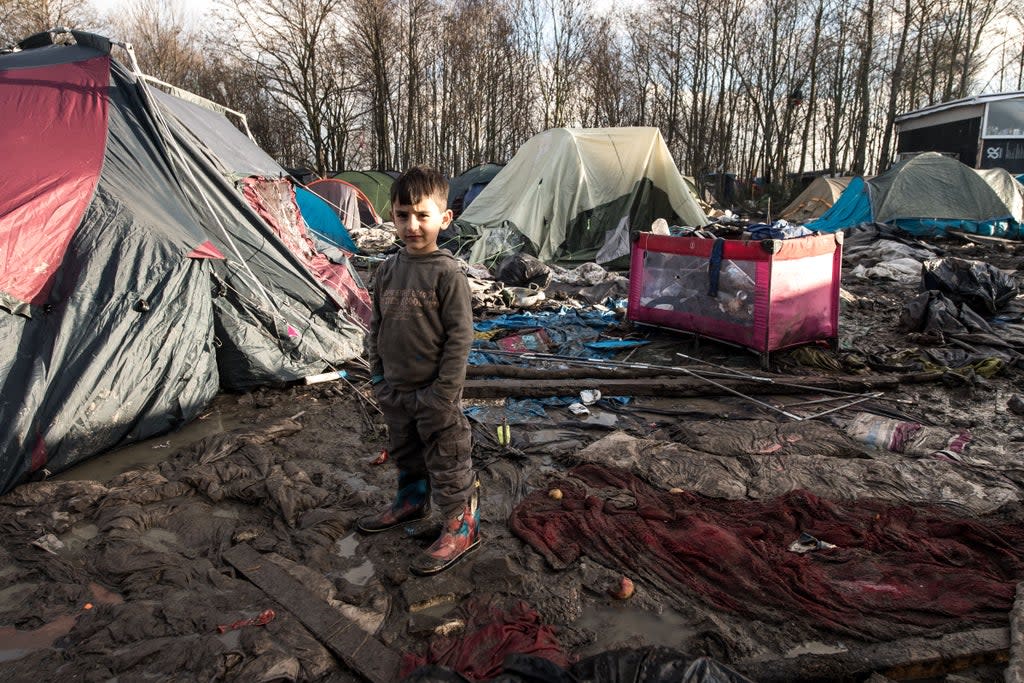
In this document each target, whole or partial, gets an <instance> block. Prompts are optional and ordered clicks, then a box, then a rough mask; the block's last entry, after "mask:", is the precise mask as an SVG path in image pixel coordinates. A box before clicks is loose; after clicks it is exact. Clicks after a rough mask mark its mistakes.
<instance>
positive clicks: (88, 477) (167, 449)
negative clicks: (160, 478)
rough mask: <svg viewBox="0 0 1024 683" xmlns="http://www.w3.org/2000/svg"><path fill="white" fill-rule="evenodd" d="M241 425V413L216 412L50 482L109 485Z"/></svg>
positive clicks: (70, 470) (86, 463) (98, 457)
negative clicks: (128, 473) (113, 479)
mask: <svg viewBox="0 0 1024 683" xmlns="http://www.w3.org/2000/svg"><path fill="white" fill-rule="evenodd" d="M241 424H242V418H241V414H240V413H239V414H235V413H232V414H226V413H224V412H222V411H221V410H217V409H215V410H212V411H210V412H209V413H207V414H205V415H204V416H203V417H201V418H198V419H195V420H192V422H189V423H188V424H187V425H185V426H184V427H182V428H181V429H179V430H177V431H174V432H171V433H169V434H162V435H160V436H154V437H153V438H151V439H146V440H145V441H139V442H138V443H133V444H130V445H128V446H124V447H123V448H118V449H115V450H112V451H108V452H106V453H102V454H100V455H96V456H93V457H92V458H89V459H88V460H85V461H83V462H80V463H77V464H75V465H73V466H72V467H69V468H68V469H66V470H64V471H63V472H60V473H59V474H55V475H54V476H53V477H51V479H56V480H59V481H61V480H62V481H99V482H107V481H110V480H111V479H112V478H114V477H115V476H117V475H118V474H121V473H123V472H127V471H128V470H132V469H137V468H139V467H142V466H145V465H153V464H156V463H160V462H163V461H164V460H167V459H168V458H169V457H170V456H171V455H173V454H174V453H175V452H176V451H177V450H178V449H181V448H185V447H186V446H191V445H192V444H194V443H195V442H196V441H199V440H200V439H205V438H206V437H208V436H211V435H213V434H221V433H222V432H226V431H229V430H232V429H234V428H236V427H238V426H240V425H241Z"/></svg>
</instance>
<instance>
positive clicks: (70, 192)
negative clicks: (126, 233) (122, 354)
mask: <svg viewBox="0 0 1024 683" xmlns="http://www.w3.org/2000/svg"><path fill="white" fill-rule="evenodd" d="M27 86H31V87H27ZM109 88H110V57H108V56H102V57H94V58H92V59H87V60H83V61H81V62H76V63H71V64H55V65H46V66H38V67H35V68H25V69H19V70H12V71H0V92H2V93H3V94H4V96H3V97H2V98H0V114H2V116H0V118H2V119H3V120H4V121H5V122H6V123H5V124H4V125H3V126H0V149H2V150H3V155H4V163H5V164H6V171H5V172H4V174H3V175H4V191H3V192H2V193H0V297H2V299H0V305H5V307H7V308H20V307H19V306H18V304H32V305H37V306H38V305H42V304H43V303H45V302H46V298H47V296H48V295H49V293H50V288H51V287H52V286H53V278H54V274H55V273H56V272H57V269H58V268H59V267H60V264H61V261H62V259H63V257H64V250H65V249H67V246H68V244H69V243H70V242H71V238H72V236H73V235H74V234H75V230H76V229H77V228H78V225H79V224H80V223H81V221H82V216H83V215H84V214H85V210H86V208H87V207H88V206H89V203H90V202H91V201H92V196H93V192H94V191H95V189H96V185H97V183H98V182H99V178H100V170H101V169H102V168H103V153H104V149H105V148H106V139H107V135H106V134H107V107H108V97H107V91H108V90H109ZM15 121H32V122H34V123H37V124H39V125H44V126H45V129H44V130H42V131H40V130H38V128H37V127H33V128H32V129H31V130H32V134H31V135H26V134H25V133H26V129H25V127H24V126H20V125H15V124H14V122H15ZM41 140H45V144H40V141H41ZM24 310H27V308H26V309H24ZM18 312H24V311H23V310H19V311H18Z"/></svg>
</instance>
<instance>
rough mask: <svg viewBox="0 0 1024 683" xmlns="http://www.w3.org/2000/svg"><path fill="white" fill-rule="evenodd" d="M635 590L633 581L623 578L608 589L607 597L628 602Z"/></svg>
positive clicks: (626, 577)
mask: <svg viewBox="0 0 1024 683" xmlns="http://www.w3.org/2000/svg"><path fill="white" fill-rule="evenodd" d="M635 590H636V587H635V586H634V585H633V580H632V579H630V578H629V577H628V576H623V577H621V578H620V579H619V582H618V584H617V585H615V586H613V587H611V588H609V589H608V595H610V596H612V597H613V598H615V599H616V600H628V599H630V598H631V597H633V591H635Z"/></svg>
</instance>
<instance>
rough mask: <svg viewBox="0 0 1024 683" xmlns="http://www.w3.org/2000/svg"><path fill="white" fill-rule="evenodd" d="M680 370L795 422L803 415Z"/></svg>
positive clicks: (801, 418) (693, 373)
mask: <svg viewBox="0 0 1024 683" xmlns="http://www.w3.org/2000/svg"><path fill="white" fill-rule="evenodd" d="M680 370H682V371H683V372H685V373H686V374H688V375H691V376H693V377H696V378H697V379H699V380H703V381H705V382H707V383H708V384H713V385H714V386H716V387H718V388H719V389H722V390H723V391H728V392H729V393H730V394H735V395H736V396H739V397H740V398H745V399H746V400H748V401H750V402H751V403H755V404H757V405H759V406H763V407H765V408H768V409H769V410H774V411H775V412H777V413H779V414H781V415H785V416H786V417H788V418H789V419H791V420H796V421H797V422H799V421H801V420H803V419H804V418H803V417H801V416H799V415H794V414H793V413H791V412H789V411H788V410H783V409H782V408H779V407H778V406H773V405H772V404H771V403H765V402H764V401H761V400H758V399H756V398H754V397H753V396H747V395H746V394H744V393H742V392H739V391H736V390H735V389H733V388H731V387H727V386H725V385H724V384H721V383H719V382H716V381H715V380H713V379H711V378H710V377H704V376H702V375H699V374H697V373H696V372H691V371H690V370H686V369H685V368H680Z"/></svg>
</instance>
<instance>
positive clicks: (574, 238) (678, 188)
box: [459, 128, 708, 263]
mask: <svg viewBox="0 0 1024 683" xmlns="http://www.w3.org/2000/svg"><path fill="white" fill-rule="evenodd" d="M655 218H665V219H666V220H668V221H669V222H670V223H674V224H677V225H679V224H681V225H694V226H697V225H706V224H707V223H708V218H707V216H706V215H705V214H704V212H703V211H701V209H700V207H699V206H698V205H697V202H696V201H695V200H694V198H693V196H692V195H691V193H690V191H689V190H688V189H687V188H686V184H685V183H684V181H683V177H682V175H680V173H679V169H678V168H677V167H676V165H675V162H674V161H673V160H672V156H671V154H670V153H669V151H668V148H667V147H666V146H665V141H664V139H663V138H662V136H661V132H660V131H659V130H658V129H657V128H553V129H551V130H547V131H544V132H543V133H540V134H538V135H535V136H534V137H532V138H530V139H529V140H527V141H526V143H525V144H524V145H523V146H522V147H521V148H520V149H519V151H517V152H516V155H515V156H514V157H513V158H512V160H511V161H509V163H508V165H506V166H505V168H504V169H502V171H501V173H499V174H498V175H497V176H496V177H495V178H494V180H492V181H491V182H490V183H489V184H488V185H487V187H486V188H484V190H483V192H481V193H480V195H479V196H478V197H477V198H476V199H475V200H474V201H473V203H472V205H470V207H469V208H468V209H466V211H465V212H464V213H463V214H462V216H461V217H460V218H459V228H460V232H461V234H462V235H464V236H465V235H468V236H469V238H470V239H474V240H475V242H474V243H473V245H472V248H471V251H470V252H469V258H470V260H471V261H475V262H484V261H489V260H493V259H495V258H498V257H500V256H501V255H502V254H507V253H510V252H512V251H517V250H519V249H525V250H526V251H528V252H531V253H532V254H533V255H535V256H537V257H538V258H540V259H541V260H543V261H549V262H553V261H559V262H585V261H597V262H600V263H611V262H614V261H616V260H620V261H621V259H623V257H626V256H628V254H629V251H630V237H631V235H632V234H633V233H635V232H636V231H638V230H648V229H650V226H651V222H652V221H653V220H654V219H655Z"/></svg>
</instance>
